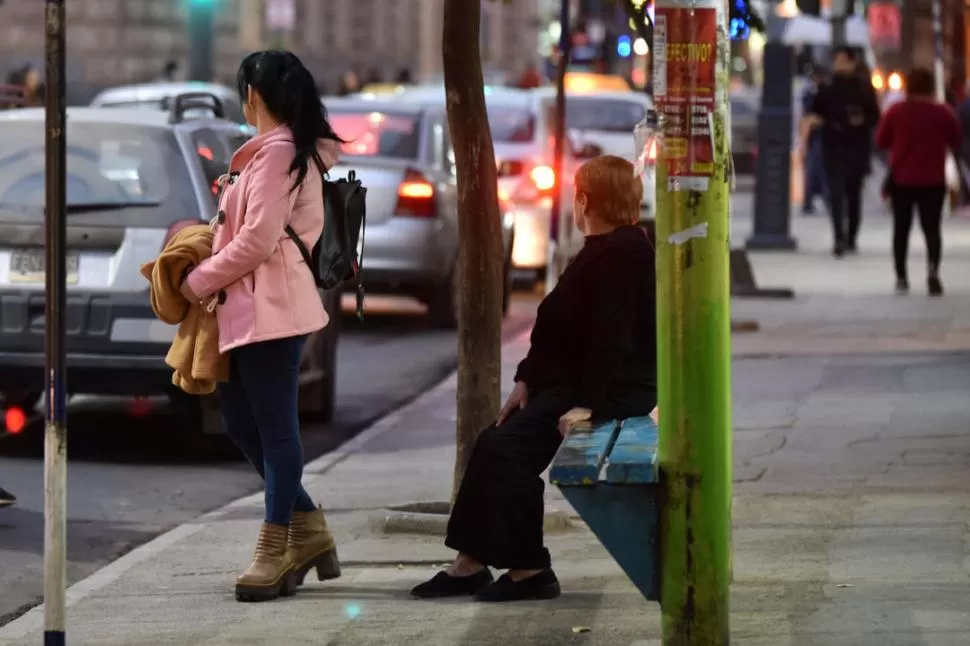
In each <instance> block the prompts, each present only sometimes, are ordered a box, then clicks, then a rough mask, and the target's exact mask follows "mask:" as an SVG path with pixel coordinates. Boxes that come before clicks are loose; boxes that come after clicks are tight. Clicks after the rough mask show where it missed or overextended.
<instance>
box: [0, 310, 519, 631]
mask: <svg viewBox="0 0 970 646" xmlns="http://www.w3.org/2000/svg"><path fill="white" fill-rule="evenodd" d="M368 308H369V310H368V311H369V314H368V316H367V318H366V319H365V322H364V323H363V324H357V323H356V322H355V321H354V320H353V319H352V318H350V317H348V319H347V320H346V322H345V325H344V330H345V334H344V336H343V337H342V340H341V345H340V352H339V367H338V370H339V375H340V377H339V382H338V410H337V415H336V419H335V420H334V422H333V423H332V424H331V425H329V426H326V427H310V428H306V429H304V431H305V436H304V437H305V444H306V452H307V458H308V459H312V458H315V457H317V456H318V455H321V454H323V453H325V452H327V451H330V450H332V449H333V448H334V447H336V446H338V445H339V444H341V443H342V442H343V441H345V440H347V439H348V438H350V437H352V436H353V435H354V434H355V433H357V432H358V431H360V429H361V428H363V427H365V426H366V425H367V424H369V423H371V422H372V421H373V420H375V419H377V418H379V417H380V416H381V415H383V414H385V413H387V412H388V411H390V410H392V409H394V408H395V407H397V406H399V405H401V404H402V403H404V402H406V401H408V400H410V399H412V398H413V397H415V396H416V395H418V394H420V393H421V392H422V391H424V390H425V389H427V388H428V387H429V386H431V385H433V384H435V383H437V382H438V381H440V380H441V379H442V378H444V377H445V376H446V375H447V374H448V373H450V372H451V371H452V370H453V369H454V366H455V363H456V345H455V343H456V342H455V335H454V333H449V332H440V331H434V330H429V329H427V327H426V325H425V323H424V321H423V319H422V318H421V310H420V309H419V308H417V307H416V306H413V305H411V304H410V303H409V302H407V301H401V300H398V299H382V298H378V297H374V298H369V299H368ZM514 308H515V310H514V312H513V314H512V316H510V318H509V319H508V321H507V323H506V329H507V330H508V332H509V333H510V334H513V333H515V332H516V331H521V329H522V328H523V326H527V325H529V323H530V321H531V317H532V311H533V309H534V304H533V302H532V299H531V297H530V296H523V297H520V298H519V299H518V300H517V301H516V302H515V304H514ZM126 404H127V402H126ZM126 409H127V406H126V405H118V404H114V405H112V403H108V404H106V403H104V402H95V403H91V402H85V403H84V404H82V405H79V406H76V407H75V410H74V412H73V413H72V416H71V419H70V422H69V432H70V444H69V452H70V466H69V482H68V488H69V496H68V500H69V507H68V512H69V513H68V541H69V545H70V548H69V554H68V557H69V561H70V566H69V574H70V577H71V580H72V582H73V581H77V580H79V579H81V578H83V577H85V576H87V575H89V574H91V573H92V572H94V571H95V570H97V569H98V568H100V567H101V566H103V565H104V564H106V563H108V562H110V561H112V560H114V559H115V558H117V557H118V556H120V555H121V554H123V553H125V552H127V551H129V550H130V549H132V548H133V547H136V546H138V545H140V544H142V543H144V542H145V541H148V540H150V539H152V538H153V537H155V536H156V535H158V534H159V533H161V532H163V531H165V530H167V529H169V528H170V527H172V526H174V525H177V524H179V523H184V522H187V521H190V520H192V519H194V518H196V517H197V516H198V515H199V514H201V513H204V512H207V511H209V510H211V509H214V508H217V507H219V506H221V505H224V504H226V503H227V502H229V501H231V500H234V499H236V498H238V497H239V496H242V495H245V494H247V493H249V492H252V491H254V490H256V489H257V488H258V487H259V485H260V483H259V479H258V477H257V476H256V475H255V474H254V473H253V472H252V470H251V469H250V468H249V466H248V465H247V464H245V463H243V462H241V461H238V460H236V459H235V458H234V456H235V452H234V450H232V449H230V451H229V452H228V455H227V458H224V459H220V460H215V461H212V460H209V459H205V461H203V459H197V458H195V457H194V456H193V455H192V454H191V453H190V452H189V451H188V450H187V449H186V447H185V446H184V445H183V444H182V440H180V439H179V438H178V436H175V438H173V434H172V431H173V430H175V429H177V428H178V425H179V423H180V422H181V421H182V420H180V419H179V418H177V417H173V416H171V415H165V414H159V415H153V416H150V417H147V418H141V417H139V418H132V417H130V416H129V415H128V414H126V412H125V411H126ZM0 485H2V486H5V487H7V488H8V489H10V490H11V491H13V492H14V493H15V494H16V495H17V496H18V498H19V503H18V505H17V506H16V507H13V508H10V509H4V510H3V511H2V512H0V624H3V623H5V622H6V621H9V619H10V618H12V617H13V616H15V615H16V614H18V613H19V612H20V611H22V610H23V609H25V608H26V607H29V606H31V605H33V604H35V603H36V602H37V600H38V598H39V596H40V594H41V588H42V565H43V508H44V507H43V434H42V431H41V430H40V429H39V428H37V429H33V430H32V432H31V433H28V434H26V435H25V436H24V437H23V439H21V438H12V439H11V438H8V439H5V440H0Z"/></svg>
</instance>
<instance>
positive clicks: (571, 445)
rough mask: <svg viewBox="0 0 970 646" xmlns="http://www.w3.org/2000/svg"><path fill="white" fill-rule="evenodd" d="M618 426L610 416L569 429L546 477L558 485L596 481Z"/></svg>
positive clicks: (574, 485) (593, 483) (591, 483)
mask: <svg viewBox="0 0 970 646" xmlns="http://www.w3.org/2000/svg"><path fill="white" fill-rule="evenodd" d="M619 427H620V424H619V422H617V421H616V420H612V421H609V422H603V423H599V424H596V425H595V426H593V427H592V428H591V429H583V428H577V429H574V430H573V431H571V432H570V433H569V435H567V436H566V439H565V440H563V443H562V446H560V447H559V451H558V452H557V453H556V457H555V459H554V460H553V462H552V469H551V470H550V471H549V481H550V482H551V483H552V484H554V485H558V486H572V487H577V486H587V487H591V486H593V485H595V484H596V482H597V481H598V480H599V474H600V469H602V467H603V462H604V460H606V452H607V450H608V449H609V447H610V445H611V444H612V443H613V438H614V437H615V436H616V433H617V432H618V431H619Z"/></svg>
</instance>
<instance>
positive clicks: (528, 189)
mask: <svg viewBox="0 0 970 646" xmlns="http://www.w3.org/2000/svg"><path fill="white" fill-rule="evenodd" d="M395 99H396V100H397V101H425V102H427V101H430V100H432V99H436V100H437V101H439V102H440V103H442V104H443V103H444V88H443V87H441V86H430V87H422V88H414V89H408V90H405V91H404V92H403V93H401V94H399V95H397V96H396V97H395ZM485 103H486V107H487V109H488V120H489V127H490V129H491V134H492V141H493V145H494V147H495V157H496V162H497V163H498V176H499V190H500V192H501V193H502V194H503V195H504V196H505V197H506V198H507V199H508V202H509V204H510V207H509V208H510V211H511V213H512V216H513V218H514V223H515V245H514V248H513V252H512V265H513V267H514V268H515V269H517V270H522V271H523V272H528V273H530V274H531V275H533V276H541V275H542V273H543V272H544V271H545V268H546V266H547V263H548V260H549V235H550V233H551V230H552V227H551V218H550V215H551V208H552V196H553V193H554V192H555V191H557V190H558V191H561V196H562V198H561V199H562V209H563V213H564V214H565V215H566V217H567V218H568V217H569V216H570V214H571V210H572V197H573V185H572V184H573V182H572V178H573V176H574V174H575V171H576V169H577V168H578V167H579V166H580V165H581V164H582V163H583V162H584V161H586V160H587V159H589V158H590V157H595V156H596V155H599V154H602V153H604V152H608V153H612V154H616V155H620V156H622V157H625V158H627V159H630V160H633V158H634V147H635V146H634V139H633V128H634V127H635V126H636V124H637V123H639V121H640V120H642V119H643V117H644V116H645V115H646V114H647V111H648V110H650V109H652V107H653V103H652V101H651V100H650V97H648V96H646V95H643V94H637V93H634V92H596V93H590V94H584V93H578V92H571V93H569V94H568V95H567V100H566V129H567V132H568V134H569V146H568V147H567V151H566V155H565V157H564V160H563V171H562V172H563V177H561V178H557V177H556V176H555V172H554V170H553V154H554V134H555V128H554V126H555V111H554V106H555V89H554V88H540V89H537V90H519V89H515V88H503V87H491V86H488V87H486V88H485ZM654 195H655V191H654V188H653V181H652V175H651V176H650V177H649V178H645V191H644V203H643V209H642V210H643V212H644V213H645V214H646V215H649V216H652V214H653V208H654Z"/></svg>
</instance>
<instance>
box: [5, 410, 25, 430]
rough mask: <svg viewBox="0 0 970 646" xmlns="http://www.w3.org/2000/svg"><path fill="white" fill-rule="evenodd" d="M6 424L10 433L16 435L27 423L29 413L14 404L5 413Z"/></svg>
mask: <svg viewBox="0 0 970 646" xmlns="http://www.w3.org/2000/svg"><path fill="white" fill-rule="evenodd" d="M4 425H5V426H6V427H7V432H8V433H10V434H11V435H16V434H17V433H20V432H21V431H23V430H24V427H25V426H26V425H27V414H26V413H24V411H23V409H22V408H19V407H17V406H12V407H10V408H8V409H7V412H6V414H5V415H4Z"/></svg>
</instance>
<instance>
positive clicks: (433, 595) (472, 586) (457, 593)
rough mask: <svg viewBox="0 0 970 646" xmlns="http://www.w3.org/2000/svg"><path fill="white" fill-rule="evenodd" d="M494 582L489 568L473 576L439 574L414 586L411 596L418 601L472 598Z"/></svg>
mask: <svg viewBox="0 0 970 646" xmlns="http://www.w3.org/2000/svg"><path fill="white" fill-rule="evenodd" d="M492 581H494V579H493V578H492V572H491V571H490V570H489V569H488V568H485V569H484V570H482V571H480V572H476V573H475V574H472V575H471V576H451V575H450V574H448V573H447V572H438V573H437V574H435V575H434V576H433V577H431V579H430V580H428V581H425V582H424V583H422V584H421V585H416V586H414V588H412V589H411V596H413V597H417V598H418V599H444V598H447V597H470V596H472V595H473V594H475V593H476V592H478V591H479V590H481V589H482V588H484V587H485V586H487V585H488V584H490V583H491V582H492Z"/></svg>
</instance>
